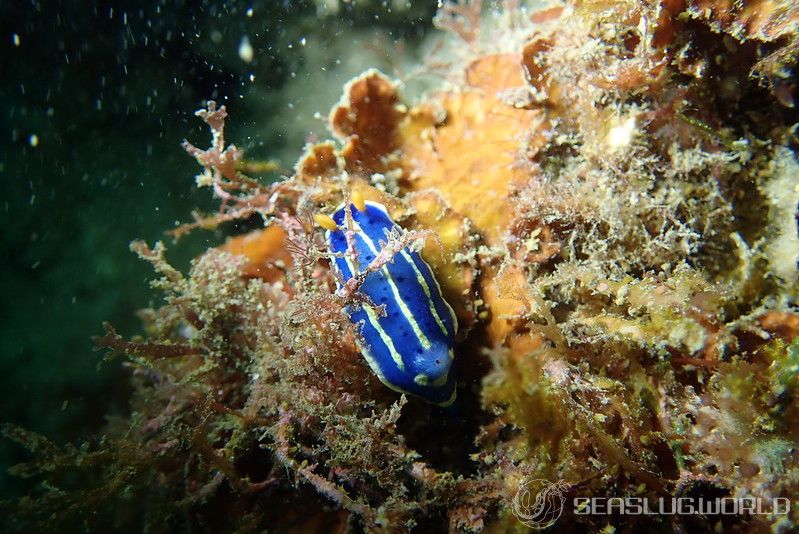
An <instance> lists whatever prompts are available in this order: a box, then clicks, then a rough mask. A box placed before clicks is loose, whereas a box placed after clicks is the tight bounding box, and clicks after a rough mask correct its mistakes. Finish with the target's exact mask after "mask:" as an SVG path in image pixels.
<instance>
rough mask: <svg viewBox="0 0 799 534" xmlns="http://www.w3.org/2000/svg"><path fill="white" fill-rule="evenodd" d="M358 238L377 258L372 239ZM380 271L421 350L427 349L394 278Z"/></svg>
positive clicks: (366, 237) (426, 343) (427, 340)
mask: <svg viewBox="0 0 799 534" xmlns="http://www.w3.org/2000/svg"><path fill="white" fill-rule="evenodd" d="M358 236H359V237H360V238H361V239H363V242H364V243H366V246H367V247H369V250H371V251H372V253H373V254H374V255H375V256H377V254H378V251H377V248H375V244H374V242H373V241H372V239H371V238H370V237H369V236H368V235H366V234H365V233H361V234H358ZM381 271H382V272H383V276H384V277H385V280H386V282H388V285H389V287H390V288H391V292H392V293H393V294H394V300H395V301H396V302H397V305H399V308H400V310H401V311H402V315H404V316H405V318H406V319H407V320H408V323H409V324H410V325H411V328H412V329H413V333H414V334H416V339H418V340H419V343H421V345H422V347H423V348H425V349H429V348H430V347H431V346H432V345H431V343H430V340H429V339H427V336H426V335H424V332H422V329H421V328H419V323H417V322H416V318H415V317H414V316H413V314H412V313H411V310H410V309H408V305H407V304H405V301H404V300H402V296H400V293H399V288H398V287H397V284H395V283H394V277H392V276H391V273H389V272H388V269H387V268H386V267H385V266H384V267H383V268H382V269H381Z"/></svg>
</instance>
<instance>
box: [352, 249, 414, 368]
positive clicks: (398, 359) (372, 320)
mask: <svg viewBox="0 0 799 534" xmlns="http://www.w3.org/2000/svg"><path fill="white" fill-rule="evenodd" d="M344 261H346V262H347V267H348V268H349V270H350V272H351V273H355V272H356V271H355V266H353V265H352V262H351V261H350V260H349V258H344ZM363 310H364V311H365V312H366V316H367V317H368V318H369V324H371V325H372V328H374V329H375V330H376V331H377V333H378V335H379V336H380V339H382V340H383V343H385V344H386V347H388V350H389V352H390V353H391V359H392V360H394V363H396V364H397V367H399V368H400V370H402V371H404V370H405V362H403V361H402V356H400V353H399V352H397V348H396V347H395V346H394V341H393V340H392V339H391V336H389V335H388V334H387V333H386V331H385V330H383V327H382V326H380V323H379V322H378V317H377V315H375V311H374V310H373V309H372V307H371V306H369V305H368V304H364V305H363Z"/></svg>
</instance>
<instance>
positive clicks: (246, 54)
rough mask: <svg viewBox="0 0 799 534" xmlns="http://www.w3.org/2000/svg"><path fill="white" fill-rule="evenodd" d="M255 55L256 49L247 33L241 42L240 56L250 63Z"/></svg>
mask: <svg viewBox="0 0 799 534" xmlns="http://www.w3.org/2000/svg"><path fill="white" fill-rule="evenodd" d="M254 56H255V51H254V50H253V48H252V45H251V44H250V38H249V37H247V36H246V35H244V36H242V38H241V42H240V43H239V57H240V58H241V60H242V61H243V62H245V63H250V62H251V61H252V59H253V57H254Z"/></svg>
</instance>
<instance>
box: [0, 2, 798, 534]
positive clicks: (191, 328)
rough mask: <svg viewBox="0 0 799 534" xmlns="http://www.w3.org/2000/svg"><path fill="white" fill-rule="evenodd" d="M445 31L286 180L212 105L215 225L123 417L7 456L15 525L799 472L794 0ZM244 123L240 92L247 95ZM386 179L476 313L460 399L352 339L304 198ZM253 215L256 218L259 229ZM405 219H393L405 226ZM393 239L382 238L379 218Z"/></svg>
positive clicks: (309, 518) (356, 84)
mask: <svg viewBox="0 0 799 534" xmlns="http://www.w3.org/2000/svg"><path fill="white" fill-rule="evenodd" d="M436 21H437V24H438V25H439V27H440V28H441V29H442V30H445V31H449V32H451V33H452V37H451V38H450V39H449V40H448V41H446V42H445V44H444V45H442V47H441V48H440V49H437V50H433V51H432V52H431V54H430V56H429V57H428V58H427V60H426V61H425V63H424V64H423V65H421V67H420V68H421V69H422V71H424V73H425V74H426V75H428V76H433V77H435V78H436V79H437V80H438V82H437V88H436V89H435V90H434V91H432V92H430V93H429V94H427V95H425V96H424V97H422V98H419V99H418V101H415V102H411V101H405V100H403V83H402V81H401V80H392V79H391V78H390V77H388V76H386V75H384V74H381V73H379V72H377V71H373V70H368V71H366V72H365V73H364V74H363V75H361V76H359V77H357V78H355V79H354V80H352V81H351V82H350V83H349V84H347V86H346V87H344V88H343V97H342V99H341V101H340V102H339V104H338V105H336V106H335V107H334V109H333V110H332V111H331V113H330V116H329V123H330V129H331V131H332V133H333V135H334V137H335V139H334V140H332V141H328V142H321V143H315V144H309V145H308V146H307V147H306V151H305V154H304V155H303V156H302V158H301V159H300V161H299V162H298V163H297V164H296V166H295V168H294V172H293V174H292V175H291V176H287V177H286V178H285V179H284V180H281V181H279V182H277V183H272V184H267V183H264V182H262V181H260V180H258V179H257V178H255V177H252V175H256V174H257V173H258V170H259V165H258V162H255V161H250V160H248V159H247V158H246V155H245V154H244V153H243V151H241V150H239V149H238V148H236V147H235V146H234V145H228V144H227V142H226V140H225V137H224V125H225V121H226V119H227V113H226V110H225V108H224V107H217V105H216V104H215V103H213V102H209V103H208V105H207V107H206V108H204V109H202V110H200V111H199V112H198V113H197V115H198V116H199V117H200V118H201V119H202V120H204V121H205V122H206V123H207V124H208V126H209V128H210V130H211V132H212V142H211V146H210V147H209V148H207V149H202V148H198V147H197V146H195V145H193V144H190V143H186V145H185V146H186V149H187V151H188V152H189V153H190V154H191V155H192V156H193V157H194V158H195V159H196V160H197V161H198V163H199V164H200V165H201V166H202V172H201V174H199V175H198V176H197V178H196V182H197V185H198V186H201V187H208V188H209V189H210V190H211V191H212V192H213V194H214V195H215V196H216V197H217V198H218V199H219V201H220V207H219V211H218V212H216V213H211V214H199V213H197V214H195V218H194V221H192V222H190V223H187V224H184V225H182V226H179V227H177V228H176V229H174V230H173V231H172V232H171V233H172V235H173V236H174V237H175V238H179V237H181V236H182V235H185V233H187V232H191V231H196V232H201V231H203V230H204V229H209V228H217V227H219V226H220V225H222V226H223V227H226V228H227V227H230V228H233V229H238V235H235V236H233V237H231V238H230V239H229V240H228V242H227V243H226V244H225V245H224V246H221V247H217V248H212V249H209V250H207V251H206V252H205V253H204V254H202V255H201V256H199V257H198V258H196V260H195V261H194V262H193V265H192V267H191V270H190V271H189V272H187V273H182V272H179V271H178V270H176V269H174V268H173V267H172V266H171V265H170V264H169V262H168V260H167V258H166V248H165V246H164V245H163V244H161V243H158V244H156V245H154V246H152V247H151V246H148V245H147V244H145V243H142V242H134V243H133V244H132V246H131V248H132V250H133V251H134V252H136V253H137V254H138V255H139V256H140V257H141V258H143V259H144V260H147V261H149V262H151V263H152V264H153V266H154V268H155V270H156V272H157V273H158V275H157V276H158V277H157V279H156V280H155V281H154V285H156V286H157V287H159V288H160V289H162V290H163V294H164V302H163V304H162V305H161V306H160V307H157V308H152V309H146V310H142V311H141V312H140V315H141V318H142V320H143V321H144V324H145V325H146V332H147V336H146V338H145V339H139V338H136V339H131V340H128V339H123V338H122V337H120V336H119V335H117V334H116V332H115V331H114V329H113V327H112V326H111V325H106V334H105V336H103V337H99V338H97V339H96V344H97V346H98V347H100V348H103V349H107V350H108V352H109V354H111V355H117V356H122V357H124V358H126V359H127V365H128V367H129V369H130V371H131V376H132V380H133V383H134V396H133V398H132V400H131V415H130V417H129V418H119V419H115V420H113V421H111V422H110V423H109V425H108V428H107V431H106V432H105V433H104V434H103V435H102V436H100V437H98V438H96V439H94V440H90V441H88V442H87V443H85V444H83V445H81V446H67V447H59V446H56V445H55V444H53V443H51V442H50V441H48V440H47V439H46V438H44V437H42V436H38V435H35V434H32V433H30V432H27V431H25V430H23V429H20V428H16V427H6V428H5V434H6V435H7V436H8V437H10V438H12V439H15V440H17V441H19V442H21V443H23V444H24V445H26V446H27V447H29V448H30V449H31V451H32V452H33V454H34V455H33V458H32V460H31V461H30V462H28V463H25V464H21V465H18V466H16V467H15V468H14V469H13V472H14V474H16V475H20V476H27V477H38V478H40V479H41V480H42V484H41V486H40V489H39V490H38V491H37V492H36V493H35V494H33V495H31V496H29V497H28V498H25V499H23V500H22V501H21V502H19V503H5V505H4V506H6V507H7V508H12V509H13V512H14V515H15V520H14V521H15V524H16V526H18V527H23V528H24V527H26V526H31V525H40V526H41V525H43V524H53V523H56V524H59V525H70V524H81V525H84V526H87V525H88V526H89V527H93V528H100V527H101V526H106V525H111V526H120V525H126V526H127V528H130V527H131V525H138V526H139V527H141V528H145V527H146V528H147V529H149V530H161V529H164V530H169V529H172V528H176V527H181V526H186V525H189V526H195V527H198V528H202V529H214V530H220V529H223V530H226V531H227V530H233V529H237V530H241V531H249V530H261V529H263V528H269V530H274V531H290V530H300V529H301V530H303V531H309V530H321V529H324V530H325V531H347V530H356V531H357V530H361V529H365V530H375V529H385V530H406V529H410V528H414V527H417V528H419V530H420V531H421V530H422V529H428V528H430V529H435V530H446V529H449V530H450V531H470V532H476V531H483V530H485V531H489V532H507V531H514V530H519V531H522V530H524V529H526V527H525V526H524V525H523V524H522V523H521V522H519V520H518V518H517V517H516V515H515V514H514V513H513V506H512V503H513V500H514V496H515V495H516V494H517V492H518V491H519V489H520V487H521V486H523V484H525V482H526V481H529V480H534V479H546V480H550V481H558V482H560V486H559V488H560V489H561V491H562V492H563V493H564V494H565V495H566V496H567V497H568V499H569V502H571V499H573V498H576V497H640V498H647V499H657V498H675V497H676V498H680V497H692V498H700V497H701V498H704V499H712V498H715V497H732V498H738V499H741V498H760V499H767V500H773V499H775V498H785V499H790V500H792V501H795V500H797V499H799V452H797V449H796V447H797V443H798V440H799V425H797V423H796V421H797V417H798V416H799V412H798V410H799V402H797V395H799V391H797V386H799V378H798V377H797V373H798V372H799V341H797V336H798V335H799V315H797V313H796V298H797V290H798V289H799V285H797V284H798V281H799V277H797V258H798V257H799V237H797V230H796V219H795V213H796V207H797V204H798V203H799V186H798V184H799V162H797V159H796V149H797V137H796V129H795V124H796V123H797V121H798V119H799V116H798V115H797V112H796V98H798V97H799V93H797V81H796V77H795V68H796V63H797V57H798V56H799V35H798V34H799V31H798V30H799V8H798V7H797V6H795V5H794V4H793V3H792V2H788V1H785V2H780V1H773V2H770V1H762V2H751V3H749V4H747V5H746V6H745V7H738V4H734V3H731V2H726V1H719V0H716V1H704V0H694V1H690V0H686V1H680V0H666V1H663V2H648V1H644V2H630V1H585V2H582V1H579V2H577V1H576V2H570V3H567V4H564V5H561V4H553V5H551V6H550V7H547V8H541V9H536V10H531V9H526V8H523V7H521V6H520V5H518V2H505V3H504V7H503V9H501V10H500V12H499V13H494V14H492V16H486V15H485V14H483V13H481V3H480V2H479V1H474V0H472V1H461V2H454V3H445V4H444V5H443V6H442V7H441V8H440V10H439V13H438V15H437V17H436ZM232 120H235V118H233V119H232ZM356 193H357V194H358V195H361V196H362V197H364V198H366V199H367V200H374V201H378V202H380V203H382V204H383V205H385V206H386V207H387V209H388V211H389V212H390V214H391V216H392V218H393V219H394V220H395V221H397V222H398V223H399V224H400V225H401V226H402V227H403V228H404V229H406V230H408V231H417V232H426V233H428V234H429V237H428V238H427V240H426V241H425V243H424V248H423V250H422V253H423V255H424V257H425V259H426V260H427V262H428V263H429V264H430V265H431V267H432V269H433V271H434V272H435V274H436V277H437V280H438V281H439V283H440V285H441V289H442V292H443V294H444V296H445V297H446V299H447V301H448V302H449V303H450V304H451V305H452V307H453V309H454V311H455V313H456V315H457V317H458V320H459V323H460V325H461V329H460V330H461V331H460V334H459V339H458V343H457V345H456V349H455V354H456V356H455V369H456V372H457V375H458V393H459V398H460V414H459V415H453V414H449V413H444V412H442V411H441V410H439V409H437V408H436V407H434V406H430V405H428V404H426V403H424V402H423V401H422V400H420V399H416V398H406V397H405V396H400V395H399V394H396V393H394V392H393V391H391V390H389V389H388V388H386V387H385V386H384V385H383V384H381V383H380V382H379V380H378V379H377V377H375V376H374V375H373V373H372V372H371V371H370V369H369V368H368V367H367V365H366V363H365V361H364V359H363V357H362V356H361V354H360V351H359V349H358V347H357V344H356V341H357V336H358V333H357V329H356V328H355V327H354V326H353V325H352V324H350V322H349V321H348V320H347V317H346V315H345V314H344V313H343V309H344V307H345V306H346V305H347V304H351V303H349V302H346V301H344V300H343V299H342V297H341V295H340V294H337V293H336V280H335V277H334V274H333V273H332V271H331V270H330V261H329V259H330V258H329V254H328V252H327V248H326V245H325V242H324V237H323V231H322V229H321V228H319V227H317V226H316V225H315V224H314V222H313V216H314V215H315V214H317V213H330V212H332V211H333V210H334V209H335V208H336V206H338V205H339V204H340V203H341V202H342V201H343V200H344V199H348V198H350V197H351V196H352V195H353V194H356ZM247 227H249V228H253V227H258V228H256V229H254V230H252V231H249V232H243V233H242V230H241V229H242V228H247ZM399 238H401V236H400V237H397V239H399ZM389 244H390V243H389ZM798 522H799V508H797V507H796V506H792V507H790V508H789V509H788V510H787V513H784V514H783V513H776V512H774V513H764V514H761V515H757V514H739V515H735V516H700V515H690V516H675V515H667V516H634V515H624V516H610V517H609V516H601V515H581V514H574V513H572V512H571V511H569V510H566V512H565V513H564V514H563V516H562V517H561V518H560V519H559V520H558V526H560V527H564V526H565V527H568V526H572V527H579V528H588V529H589V530H602V529H605V530H608V529H611V531H612V529H614V528H615V529H622V530H630V531H633V530H635V529H642V528H664V527H669V528H675V529H678V530H680V529H704V530H712V529H717V528H731V529H739V530H742V531H749V530H757V529H766V528H770V529H772V530H775V531H786V532H787V531H788V530H790V529H792V528H795V525H796V524H797V523H798Z"/></svg>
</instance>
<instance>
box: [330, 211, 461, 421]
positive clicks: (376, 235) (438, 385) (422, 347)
mask: <svg viewBox="0 0 799 534" xmlns="http://www.w3.org/2000/svg"><path fill="white" fill-rule="evenodd" d="M351 213H352V222H353V230H354V237H355V239H354V248H355V253H356V254H357V262H358V266H360V270H358V266H356V265H353V261H352V259H353V256H355V255H354V254H352V252H350V253H349V254H348V251H347V238H346V236H345V230H346V228H347V226H346V221H345V219H346V210H345V208H344V207H342V208H339V209H338V211H336V213H335V214H333V217H332V221H331V220H330V219H329V218H326V217H325V220H327V221H328V224H325V225H324V226H326V227H328V230H327V232H326V236H327V241H328V244H329V247H330V251H331V252H332V253H337V254H338V255H337V257H334V258H333V265H334V268H335V269H336V270H337V271H338V273H339V274H340V275H341V276H340V278H341V280H342V281H343V282H345V283H346V282H347V280H350V279H351V278H352V277H353V276H357V275H358V274H359V273H360V272H364V271H363V269H365V268H366V266H368V265H369V264H370V263H371V262H372V261H373V260H374V259H375V258H376V257H378V254H379V252H380V251H381V249H382V246H383V245H384V244H385V243H387V242H388V240H389V237H388V235H389V232H392V231H401V229H400V227H399V226H398V225H397V224H396V223H395V222H394V221H393V220H391V217H390V216H389V214H388V211H387V210H386V208H385V206H383V205H382V204H379V203H377V202H365V201H364V200H363V199H362V197H360V196H359V195H356V196H354V198H353V203H352V204H351ZM334 224H335V225H334ZM358 290H359V291H360V292H361V293H362V294H363V295H365V296H367V297H368V298H369V300H371V302H372V303H373V304H374V306H381V305H382V306H385V314H381V313H380V311H379V310H377V309H375V308H374V307H373V306H371V305H370V304H369V303H368V302H367V303H355V304H350V305H348V306H347V310H346V312H347V315H348V316H349V319H350V321H352V323H353V324H355V325H357V326H358V327H359V330H360V338H361V339H360V341H359V343H358V344H359V348H360V350H361V353H362V354H363V356H364V358H366V361H367V363H368V364H369V367H371V368H372V371H374V373H375V374H376V375H377V376H378V377H379V378H380V381H381V382H383V384H385V385H386V386H388V387H390V388H391V389H393V390H395V391H398V392H401V393H408V394H410V395H415V396H417V397H420V398H422V399H424V400H425V401H427V402H429V403H431V404H436V405H438V406H442V407H446V406H450V405H451V404H452V403H453V402H454V401H455V396H456V389H455V376H454V374H455V373H454V372H451V366H452V361H453V359H454V357H455V353H454V350H453V346H454V343H455V334H456V332H457V330H458V321H457V318H456V317H455V313H454V312H453V311H452V308H451V307H450V305H449V304H448V303H447V301H446V300H444V297H443V296H442V294H441V288H440V287H439V285H438V282H437V281H436V278H435V276H434V274H433V271H432V270H431V269H430V266H429V265H428V264H427V263H426V262H425V261H424V259H422V257H421V255H419V253H418V252H416V251H414V250H411V249H410V248H408V247H406V248H404V249H402V250H401V251H400V252H399V253H397V254H396V255H394V257H393V258H392V259H391V260H390V261H388V262H387V263H385V265H383V266H382V267H381V268H380V269H378V270H376V271H373V272H370V273H369V274H367V275H366V276H365V278H364V279H363V282H362V284H361V285H360V287H359V289H358Z"/></svg>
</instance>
